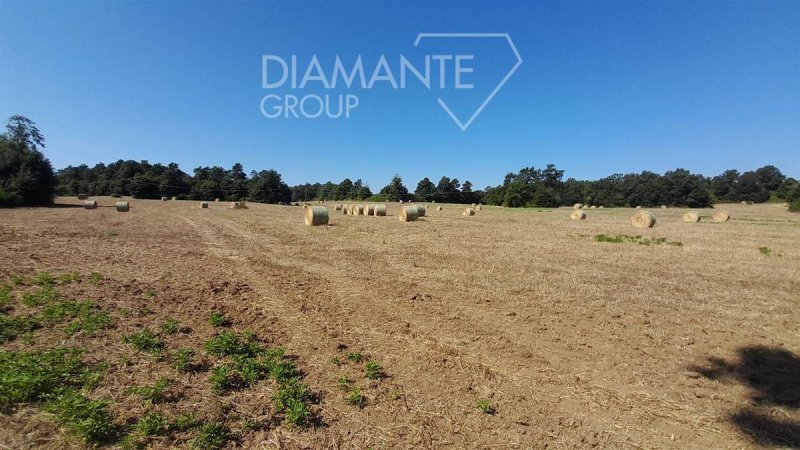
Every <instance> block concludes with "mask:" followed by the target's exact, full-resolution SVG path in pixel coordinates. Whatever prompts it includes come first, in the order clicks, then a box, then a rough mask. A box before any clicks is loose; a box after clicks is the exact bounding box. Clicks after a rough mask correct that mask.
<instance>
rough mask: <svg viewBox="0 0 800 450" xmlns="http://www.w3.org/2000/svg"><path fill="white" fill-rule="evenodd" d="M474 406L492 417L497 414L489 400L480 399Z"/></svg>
mask: <svg viewBox="0 0 800 450" xmlns="http://www.w3.org/2000/svg"><path fill="white" fill-rule="evenodd" d="M475 406H476V407H477V408H478V409H479V410H480V411H481V412H482V413H484V414H489V415H492V414H494V413H495V412H497V411H496V410H495V409H494V407H493V406H492V405H491V404H490V403H489V400H487V399H485V398H482V399H480V400H478V402H477V403H476V404H475Z"/></svg>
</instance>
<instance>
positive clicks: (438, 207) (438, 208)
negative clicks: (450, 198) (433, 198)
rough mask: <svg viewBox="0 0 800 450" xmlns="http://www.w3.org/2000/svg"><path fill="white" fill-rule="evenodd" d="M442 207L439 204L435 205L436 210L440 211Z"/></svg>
mask: <svg viewBox="0 0 800 450" xmlns="http://www.w3.org/2000/svg"><path fill="white" fill-rule="evenodd" d="M443 209H444V208H442V207H441V206H437V207H436V210H437V211H441V210H443Z"/></svg>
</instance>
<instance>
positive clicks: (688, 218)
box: [681, 211, 700, 223]
mask: <svg viewBox="0 0 800 450" xmlns="http://www.w3.org/2000/svg"><path fill="white" fill-rule="evenodd" d="M681 220H683V221H684V222H686V223H697V222H700V214H697V213H696V212H694V211H689V212H687V213H686V214H684V215H683V216H681Z"/></svg>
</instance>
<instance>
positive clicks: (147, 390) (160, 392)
mask: <svg viewBox="0 0 800 450" xmlns="http://www.w3.org/2000/svg"><path fill="white" fill-rule="evenodd" d="M170 383H171V381H170V380H168V379H166V378H161V379H159V380H157V381H156V382H155V383H153V384H152V385H150V386H134V387H132V388H130V390H129V391H130V392H131V393H132V394H135V395H138V396H139V397H141V398H142V400H144V401H145V402H146V403H147V404H150V405H152V404H153V403H162V402H163V401H165V400H166V399H167V388H169V385H170Z"/></svg>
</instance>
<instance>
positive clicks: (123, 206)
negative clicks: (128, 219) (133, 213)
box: [114, 202, 131, 212]
mask: <svg viewBox="0 0 800 450" xmlns="http://www.w3.org/2000/svg"><path fill="white" fill-rule="evenodd" d="M114 207H115V208H117V211H119V212H128V211H129V210H130V209H131V204H130V203H128V202H117V203H115V204H114Z"/></svg>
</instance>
